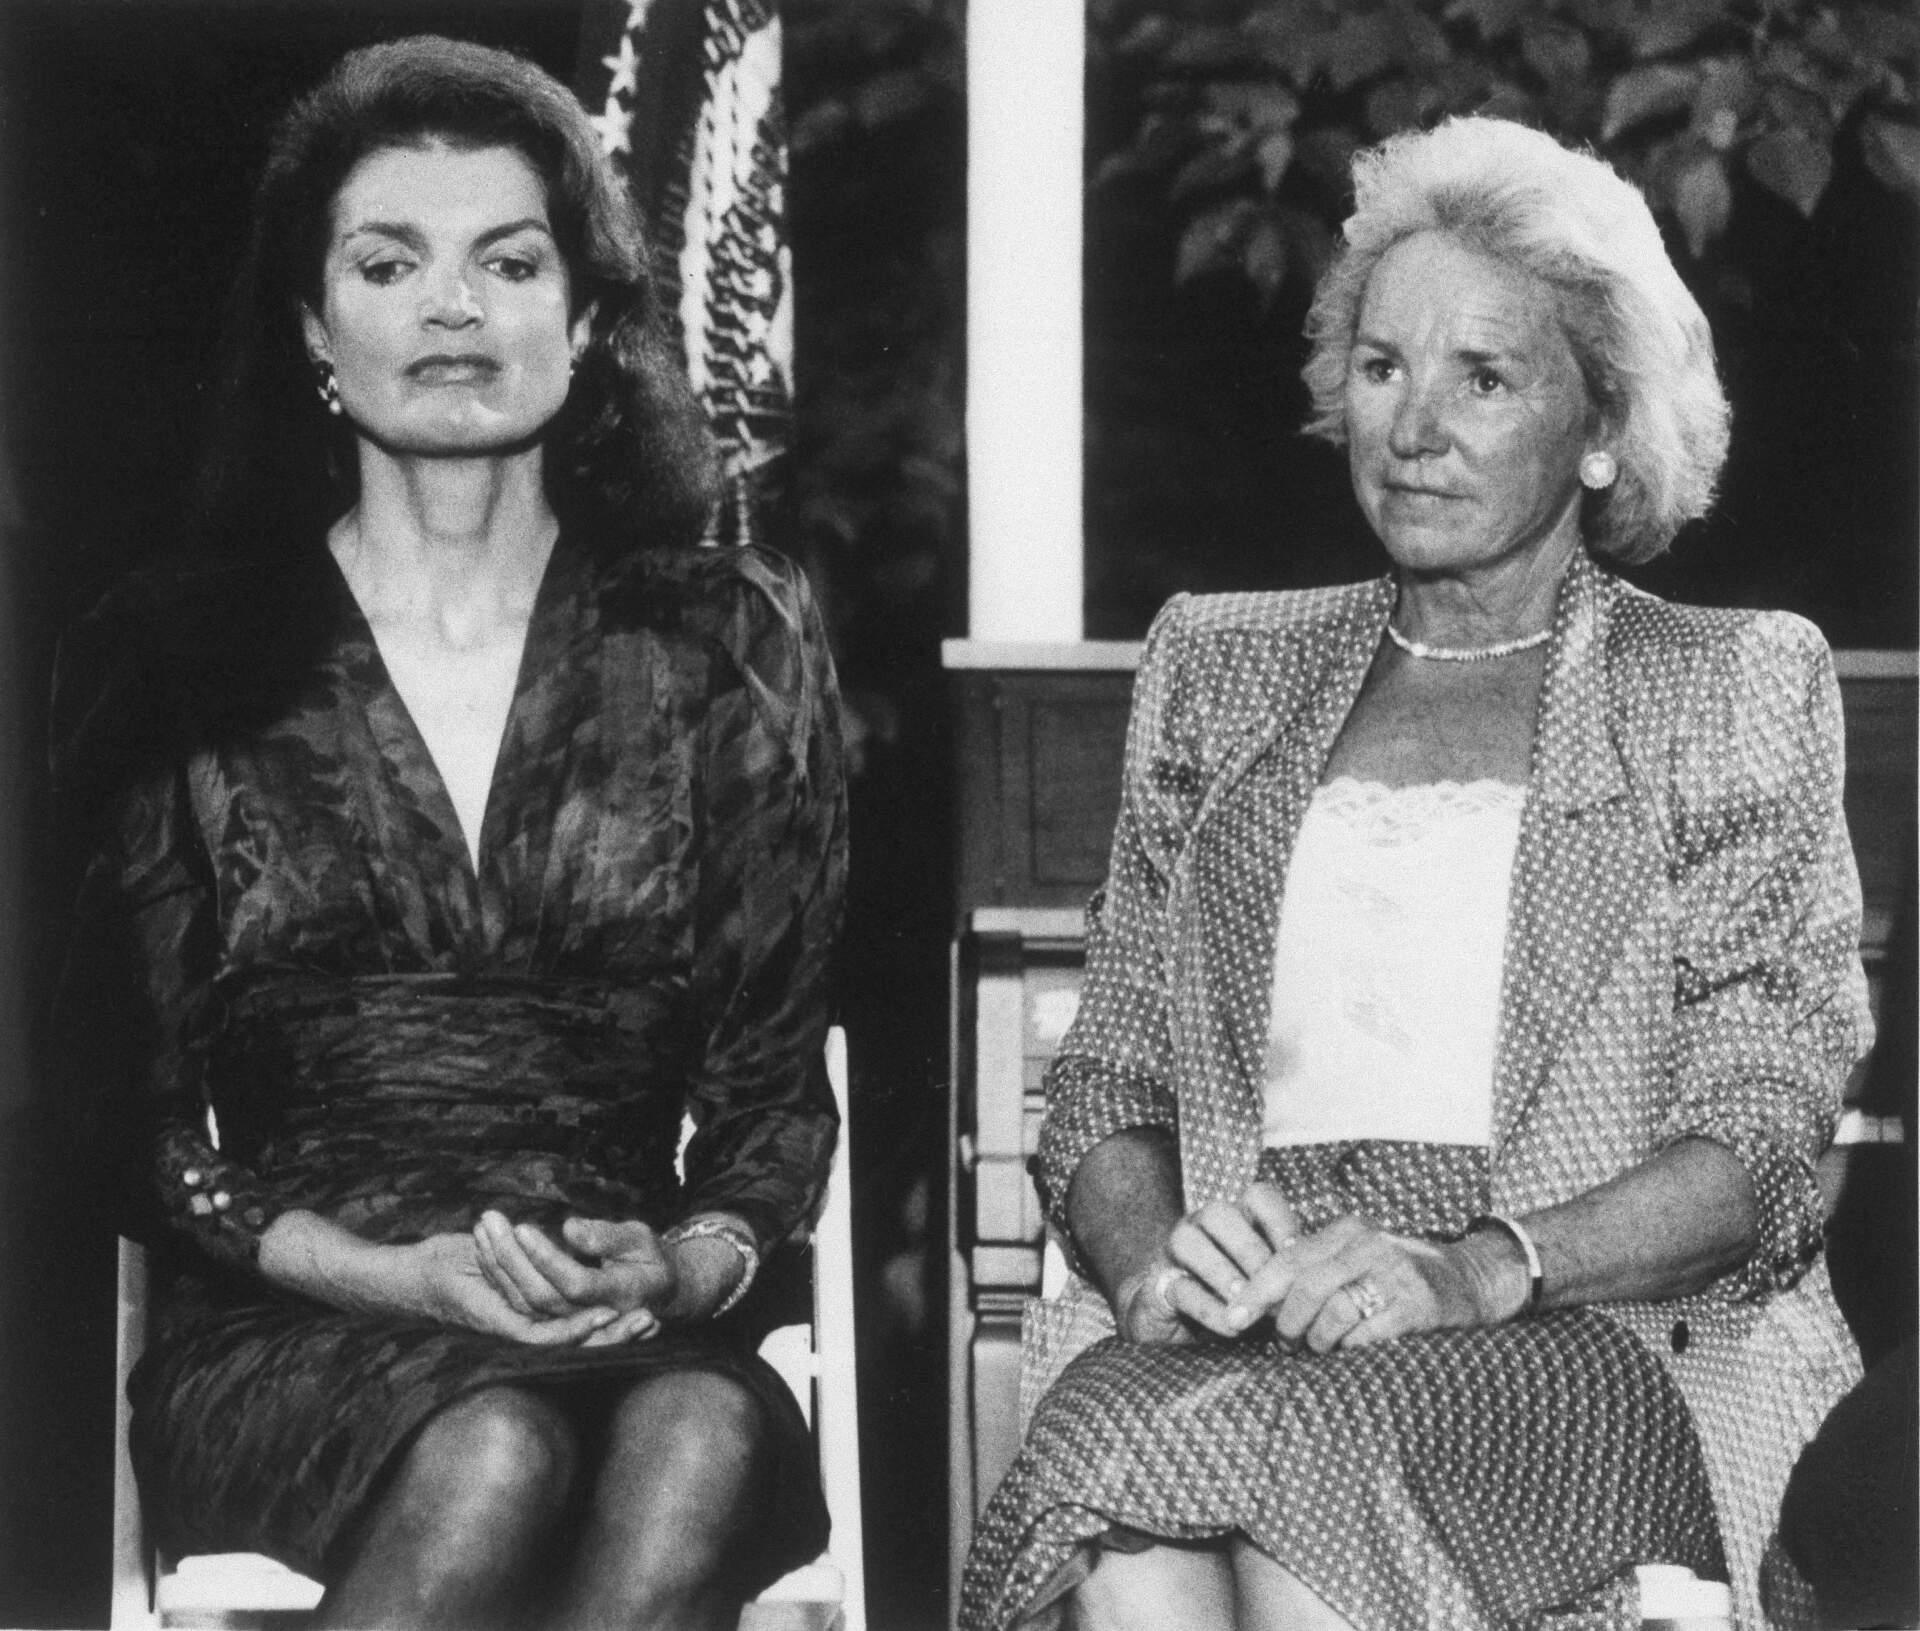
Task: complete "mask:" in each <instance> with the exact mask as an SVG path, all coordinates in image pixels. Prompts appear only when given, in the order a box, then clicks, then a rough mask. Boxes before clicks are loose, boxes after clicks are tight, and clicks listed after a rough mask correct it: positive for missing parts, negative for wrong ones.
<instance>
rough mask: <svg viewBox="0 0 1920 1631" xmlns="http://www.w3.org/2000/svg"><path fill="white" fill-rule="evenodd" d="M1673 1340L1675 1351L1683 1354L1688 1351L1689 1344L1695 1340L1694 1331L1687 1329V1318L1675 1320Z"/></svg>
mask: <svg viewBox="0 0 1920 1631" xmlns="http://www.w3.org/2000/svg"><path fill="white" fill-rule="evenodd" d="M1672 1340H1673V1351H1674V1352H1675V1353H1677V1354H1683V1353H1685V1352H1686V1351H1687V1344H1688V1343H1689V1342H1691V1341H1692V1340H1693V1333H1692V1332H1691V1331H1689V1330H1688V1329H1687V1322H1686V1321H1685V1320H1675V1321H1674V1322H1673V1339H1672Z"/></svg>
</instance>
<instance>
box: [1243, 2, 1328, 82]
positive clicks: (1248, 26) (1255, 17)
mask: <svg viewBox="0 0 1920 1631" xmlns="http://www.w3.org/2000/svg"><path fill="white" fill-rule="evenodd" d="M1240 32H1241V34H1242V36H1243V37H1244V39H1245V40H1246V44H1247V49H1248V50H1249V51H1250V52H1252V54H1253V56H1254V57H1255V58H1256V59H1257V60H1258V61H1259V62H1261V63H1263V64H1264V65H1265V66H1267V67H1269V68H1274V69H1277V70H1278V71H1279V72H1281V73H1283V74H1285V75H1286V76H1287V78H1288V79H1289V80H1290V81H1291V82H1292V83H1293V84H1295V85H1297V86H1301V87H1304V86H1306V85H1307V84H1308V82H1309V81H1311V80H1312V78H1313V76H1314V75H1315V74H1317V73H1319V72H1320V70H1321V69H1322V68H1324V67H1325V66H1326V65H1327V54H1328V52H1329V51H1330V50H1331V49H1332V47H1333V35H1334V30H1333V28H1332V27H1331V26H1330V25H1328V24H1327V23H1326V22H1324V21H1322V20H1320V19H1319V18H1318V17H1315V18H1314V19H1313V20H1311V21H1309V20H1308V19H1306V18H1302V17H1298V16H1295V15H1292V14H1283V13H1282V12H1281V11H1280V10H1278V9H1277V8H1273V7H1262V8H1261V9H1260V10H1258V11H1254V12H1251V13H1249V14H1248V15H1247V17H1245V18H1244V19H1243V20H1242V22H1241V24H1240Z"/></svg>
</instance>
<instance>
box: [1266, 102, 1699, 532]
mask: <svg viewBox="0 0 1920 1631" xmlns="http://www.w3.org/2000/svg"><path fill="white" fill-rule="evenodd" d="M1353 182H1354V209H1353V214H1352V215H1351V216H1349V217H1348V219H1347V223H1346V226H1345V228H1344V229H1343V230H1344V236H1345V240H1346V241H1345V244H1344V246H1343V247H1342V249H1341V250H1340V252H1339V254H1338V255H1337V256H1336V257H1335V259H1334V262H1333V265H1332V266H1331V267H1330V268H1329V269H1328V271H1327V274H1326V276H1325V277H1323V278H1322V279H1321V281H1320V287H1319V289H1318V291H1317V292H1316V293H1315V295H1314V301H1313V309H1312V311H1311V312H1310V313H1309V314H1308V317H1307V337H1308V339H1309V340H1310V341H1311V342H1312V345H1313V351H1312V355H1311V356H1310V357H1309V358H1308V361H1307V365H1306V367H1305V369H1304V370H1303V374H1304V377H1305V379H1306V382H1307V386H1308V388H1309V389H1310V390H1311V391H1312V393H1313V410H1314V411H1313V417H1312V419H1311V420H1309V421H1308V424H1307V427H1306V428H1307V431H1308V432H1309V433H1310V434H1313V435H1318V436H1324V437H1325V438H1326V439H1327V440H1328V441H1330V442H1333V443H1335V444H1336V445H1343V444H1344V443H1345V442H1346V439H1347V426H1346V381H1347V371H1348V367H1349V364H1350V361H1351V353H1352V350H1353V337H1354V330H1355V327H1356V325H1357V324H1358V322H1359V317H1360V305H1361V301H1362V299H1363V298H1364V297H1365V294H1366V289H1367V280H1368V279H1369V278H1370V277H1371V276H1372V275H1373V269H1374V267H1375V266H1377V265H1378V264H1379V261H1380V257H1381V256H1383V255H1384V254H1386V252H1387V251H1388V250H1389V249H1391V248H1392V247H1393V246H1394V245H1395V244H1397V243H1399V242H1400V241H1401V240H1402V239H1403V238H1408V237H1411V236H1412V235H1413V234H1415V233H1417V232H1428V231H1439V232H1445V233H1447V234H1448V235H1450V236H1452V237H1454V238H1456V239H1458V240H1459V241H1460V242H1462V243H1463V244H1465V245H1466V246H1467V247H1469V248H1471V249H1474V250H1477V251H1479V252H1480V253H1482V254H1486V255H1490V256H1493V257H1494V258H1496V259H1498V260H1501V261H1504V262H1505V263H1507V264H1508V265H1510V266H1513V267H1515V268H1516V269H1518V270H1520V271H1523V272H1526V273H1529V274H1531V275H1532V276H1534V277H1536V278H1539V279H1540V280H1541V281H1542V282H1543V283H1545V284H1546V285H1547V286H1548V288H1549V289H1550V290H1551V291H1552V293H1553V297H1554V303H1555V306H1556V308H1557V310H1558V312H1559V316H1560V321H1561V326H1562V328H1563V329H1564V331H1565V333H1566V336H1567V340H1568V343H1569V345H1570V346H1571V347H1572V350H1573V354H1574V357H1575V359H1576V361H1577V362H1578V363H1579V366H1580V372H1581V375H1582V377H1583V378H1584V379H1585V381H1586V386H1587V393H1588V395H1589V396H1590V397H1591V399H1592V401H1593V403H1594V406H1595V408H1596V410H1597V411H1598V413H1599V415H1600V421H1601V424H1602V426H1603V428H1604V432H1605V435H1606V438H1607V444H1608V446H1609V448H1610V449H1611V450H1612V452H1613V454H1614V457H1615V459H1616V460H1617V461H1618V464H1619V475H1618V477H1617V478H1616V480H1615V481H1614V484H1613V485H1612V486H1611V487H1610V488H1607V489H1605V490H1603V491H1601V492H1597V493H1595V492H1589V493H1587V494H1586V495H1585V498H1584V505H1583V509H1582V512H1581V526H1582V531H1583V534H1584V536H1585V538H1586V541H1587V543H1588V545H1589V547H1591V548H1593V549H1595V550H1598V551H1600V552H1602V553H1604V554H1608V555H1612V556H1615V557H1617V558H1618V559H1620V560H1623V561H1629V562H1634V561H1645V560H1649V559H1651V558H1652V557H1653V556H1655V555H1658V554H1659V553H1660V552H1661V551H1662V550H1664V549H1665V548H1666V547H1667V546H1668V545H1669V544H1670V543H1672V542H1673V536H1674V534H1675V533H1677V532H1678V531H1679V530H1680V528H1681V527H1682V526H1683V525H1684V524H1685V523H1686V522H1688V521H1691V520H1693V519H1695V518H1696V517H1698V516H1702V515H1705V514H1706V513H1707V511H1708V509H1709V508H1711V507H1712V504H1713V497H1714V484H1715V483H1716V481H1717V480H1718V479H1719V475H1720V467H1721V465H1722V464H1723V463H1725V461H1726V456H1727V426H1728V417H1729V416H1728V408H1727V399H1726V394H1725V392H1724V391H1722V390H1721V388H1720V377H1719V373H1718V370H1717V369H1716V367H1715V364H1714V354H1713V337H1712V335H1711V334H1710V333H1709V332H1708V329H1707V319H1706V316H1705V314H1704V313H1703V312H1702V311H1701V310H1700V306H1699V303H1698V302H1697V301H1696V300H1695V299H1694V298H1693V295H1692V293H1691V292H1690V291H1689V290H1688V288H1687V286H1686V285H1685V284H1684V283H1682V282H1681V281H1680V275H1679V273H1678V272H1676V271H1675V270H1674V269H1673V262H1672V261H1671V260H1669V259H1668V258H1667V251H1666V247H1665V245H1664V244H1662V243H1661V241H1660V229H1659V228H1658V227H1657V226H1655V225H1654V220H1653V214H1652V212H1651V211H1650V210H1649V209H1648V208H1647V204H1646V200H1645V199H1644V198H1642V197H1641V196H1640V193H1639V191H1638V189H1636V188H1635V187H1634V186H1632V185H1631V184H1630V183H1629V182H1627V181H1625V180H1623V179H1622V178H1621V177H1620V176H1619V175H1618V174H1616V173H1615V172H1614V170H1613V168H1612V167H1611V166H1610V165H1608V164H1607V163H1606V162H1605V161H1604V160H1602V159H1599V158H1596V157H1594V156H1593V155H1592V154H1590V153H1582V152H1575V151H1573V150H1572V149H1570V148H1566V147H1563V146H1561V145H1560V143H1559V142H1557V141H1555V140H1554V139H1553V138H1552V137H1551V136H1548V135H1545V134H1544V133H1542V132H1540V131H1537V130H1530V129H1528V128H1527V127H1526V126H1525V125H1517V124H1513V123H1511V122H1509V121H1507V120H1504V119H1483V118H1463V119H1449V120H1448V121H1447V122H1446V123H1444V124H1442V125H1439V126H1437V127H1436V128H1434V129H1433V130H1428V131H1410V132H1407V133H1406V134H1404V135H1399V136H1391V137H1389V138H1388V139H1387V140H1386V141H1384V142H1382V143H1380V144H1379V146H1377V147H1373V148H1369V149H1367V150H1366V151H1365V152H1362V153H1360V154H1359V155H1358V156H1356V158H1355V159H1354V161H1353Z"/></svg>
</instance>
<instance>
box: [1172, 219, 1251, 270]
mask: <svg viewBox="0 0 1920 1631" xmlns="http://www.w3.org/2000/svg"><path fill="white" fill-rule="evenodd" d="M1252 211H1253V206H1252V205H1251V204H1249V203H1248V202H1247V200H1246V199H1244V198H1230V199H1228V200H1227V201H1226V202H1225V203H1224V204H1216V205H1214V206H1213V208H1212V209H1209V210H1205V211H1203V212H1202V213H1201V214H1199V215H1196V216H1195V217H1194V218H1193V220H1192V221H1190V222H1189V223H1188V224H1187V230H1186V231H1185V232H1184V233H1182V234H1181V237H1180V251H1179V254H1178V255H1176V256H1175V258H1174V265H1173V281H1174V282H1175V283H1191V282H1192V281H1193V280H1194V279H1195V278H1197V277H1199V276H1200V275H1201V274H1202V273H1205V272H1212V271H1218V270H1219V269H1220V268H1221V267H1223V266H1228V265H1231V264H1232V263H1233V258H1234V253H1233V252H1234V248H1235V246H1236V245H1237V244H1238V243H1239V241H1240V235H1241V234H1242V233H1243V232H1244V231H1245V230H1246V226H1247V219H1248V217H1249V216H1250V215H1251V214H1252Z"/></svg>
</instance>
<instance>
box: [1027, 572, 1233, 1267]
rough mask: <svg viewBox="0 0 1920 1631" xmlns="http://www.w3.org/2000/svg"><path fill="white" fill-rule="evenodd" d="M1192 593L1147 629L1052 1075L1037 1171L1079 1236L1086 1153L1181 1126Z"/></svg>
mask: <svg viewBox="0 0 1920 1631" xmlns="http://www.w3.org/2000/svg"><path fill="white" fill-rule="evenodd" d="M1186 612H1187V597H1186V596H1184V595H1177V596H1175V597H1174V598H1173V599H1172V600H1170V601H1169V602H1168V603H1167V604H1166V606H1165V607H1163V608H1162V609H1161V612H1160V615H1159V616H1158V617H1156V618H1155V619H1154V623H1153V627H1152V628H1151V629H1150V630H1149V631H1148V633H1147V641H1146V646H1145V649H1144V650H1143V651H1142V653H1141V658H1140V671H1139V674H1138V677H1137V678H1136V679H1135V681H1134V689H1133V711H1132V714H1131V716H1130V717H1129V719H1128V722H1127V746H1126V759H1125V771H1124V780H1123V784H1122V788H1121V798H1120V817H1119V820H1118V821H1117V823H1116V824H1115V826H1114V834H1113V852H1112V856H1111V859H1110V861H1109V863H1108V867H1107V880H1106V882H1105V884H1104V885H1102V887H1101V888H1100V889H1099V890H1098V891H1097V892H1096V893H1095V895H1094V897H1093V899H1092V900H1091V901H1090V902H1089V903H1088V905H1087V975H1086V981H1085V984H1084V986H1083V987H1082V990H1081V996H1080V1007H1079V1010H1078V1012H1077V1013H1076V1014H1075V1016H1074V1021H1073V1024H1072V1026H1071V1027H1070V1028H1069V1029H1068V1031H1067V1034H1066V1036H1065V1037H1063V1038H1062V1039H1061V1044H1060V1051H1059V1053H1058V1054H1057V1055H1056V1056H1055V1058H1054V1060H1053V1063H1052V1064H1051V1065H1050V1066H1049V1067H1048V1070H1047V1075H1046V1094H1047V1113H1046V1119H1045V1120H1044V1121H1043V1122H1042V1124H1041V1128H1040V1147H1039V1153H1038V1155H1037V1156H1036V1157H1035V1160H1034V1163H1033V1170H1034V1179H1035V1182H1036V1183H1037V1184H1038V1186H1039V1189H1040V1196H1041V1200H1042V1202H1043V1204H1044V1205H1045V1207H1046V1210H1047V1215H1048V1217H1049V1218H1050V1219H1051V1220H1052V1222H1053V1224H1054V1227H1055V1228H1056V1229H1057V1230H1058V1231H1059V1233H1060V1236H1061V1238H1062V1239H1070V1238H1071V1237H1070V1232H1069V1229H1068V1225H1067V1218H1066V1200H1067V1186H1068V1185H1069V1184H1070V1183H1071V1182H1072V1180H1073V1174H1074V1171H1075V1170H1076V1169H1077V1168H1078V1167H1079V1165H1080V1162H1081V1161H1082V1160H1083V1159H1084V1158H1085V1156H1086V1154H1087V1152H1088V1151H1089V1150H1091V1149H1092V1148H1093V1147H1094V1146H1095V1145H1096V1144H1098V1143H1100V1142H1101V1141H1102V1140H1103V1139H1106V1138H1110V1137H1112V1136H1113V1135H1114V1134H1115V1133H1118V1132H1122V1131H1125V1130H1126V1129H1128V1128H1135V1127H1163V1128H1166V1129H1168V1130H1169V1131H1173V1130H1176V1129H1177V1124H1178V1114H1177V1108H1176V1102H1175V1098H1174V1089H1173V1050H1172V1043H1171V1040H1170V1032H1169V1029H1168V1021H1167V1011H1168V994H1167V944H1166V936H1167V921H1166V907H1167V891H1168V885H1169V882H1170V879H1171V876H1172V872H1173V868H1174V864H1175V862H1176V861H1177V860H1178V859H1179V856H1180V853H1181V851H1182V850H1183V849H1184V848H1185V846H1186V840H1187V835H1188V833H1189V831H1190V829H1191V827H1192V824H1193V820H1194V816H1195V813H1196V812H1197V810H1198V808H1199V800H1200V792H1201V789H1202V777H1201V773H1200V767H1199V753H1198V746H1197V742H1196V740H1195V737H1194V731H1193V721H1192V717H1191V716H1192V709H1191V708H1190V706H1189V701H1190V699H1189V698H1188V696H1187V693H1186V687H1185V685H1184V683H1183V660H1184V643H1185V634H1186Z"/></svg>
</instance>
